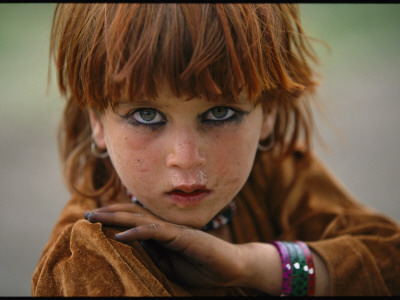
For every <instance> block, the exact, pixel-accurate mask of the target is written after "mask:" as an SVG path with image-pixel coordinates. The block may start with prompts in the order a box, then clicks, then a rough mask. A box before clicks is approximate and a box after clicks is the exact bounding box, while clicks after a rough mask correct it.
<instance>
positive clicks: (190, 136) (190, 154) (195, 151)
mask: <svg viewBox="0 0 400 300" xmlns="http://www.w3.org/2000/svg"><path fill="white" fill-rule="evenodd" d="M168 139H169V142H168V144H169V150H168V154H167V166H168V167H177V168H180V169H183V170H191V169H193V168H195V167H199V166H203V165H204V164H205V163H206V157H205V155H204V153H203V152H202V150H201V149H203V148H204V147H202V143H204V141H203V140H202V138H201V137H200V136H199V135H198V134H196V132H195V130H192V129H183V128H181V129H179V130H177V131H176V132H175V133H173V134H171V135H169V137H168Z"/></svg>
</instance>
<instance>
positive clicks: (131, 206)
mask: <svg viewBox="0 0 400 300" xmlns="http://www.w3.org/2000/svg"><path fill="white" fill-rule="evenodd" d="M117 211H125V212H132V213H135V212H144V211H146V212H148V210H147V209H145V208H143V207H142V206H140V205H139V204H136V203H116V204H111V205H108V206H104V207H99V208H96V209H95V210H93V212H96V213H97V212H99V213H100V212H117Z"/></svg>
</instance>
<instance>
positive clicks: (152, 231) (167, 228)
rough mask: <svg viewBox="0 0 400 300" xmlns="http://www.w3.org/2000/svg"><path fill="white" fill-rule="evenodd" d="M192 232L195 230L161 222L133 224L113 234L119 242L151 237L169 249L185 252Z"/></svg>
mask: <svg viewBox="0 0 400 300" xmlns="http://www.w3.org/2000/svg"><path fill="white" fill-rule="evenodd" d="M193 234H196V230H193V229H190V228H189V227H185V226H180V225H175V224H170V223H165V222H162V223H148V224H143V225H138V226H135V227H134V228H131V229H128V230H126V231H123V232H121V233H119V234H117V235H115V238H116V239H117V240H118V241H120V242H131V241H135V240H150V239H152V240H155V241H157V242H159V243H161V245H162V246H163V247H166V248H168V249H170V250H173V251H178V252H182V253H185V252H186V251H187V250H188V249H189V246H190V243H191V241H193V239H192V238H190V236H193ZM187 254H189V253H187Z"/></svg>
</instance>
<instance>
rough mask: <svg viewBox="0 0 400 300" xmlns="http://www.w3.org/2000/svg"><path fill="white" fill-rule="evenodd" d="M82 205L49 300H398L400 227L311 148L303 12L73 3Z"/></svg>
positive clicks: (72, 208)
mask: <svg viewBox="0 0 400 300" xmlns="http://www.w3.org/2000/svg"><path fill="white" fill-rule="evenodd" d="M51 53H52V55H53V56H54V59H55V62H56V66H57V72H58V80H59V86H60V90H61V92H62V94H64V95H65V96H66V98H67V103H66V107H65V111H64V117H63V121H62V126H61V129H60V135H59V145H60V153H61V158H62V161H63V164H64V170H65V175H66V179H67V182H68V185H69V188H70V191H71V193H72V198H71V200H70V202H69V203H68V204H67V206H66V207H65V209H64V210H63V212H62V214H61V216H60V218H59V220H58V223H57V224H56V226H55V228H54V229H53V232H52V235H51V238H50V241H49V243H48V244H47V245H46V247H45V249H44V251H43V254H42V256H41V258H40V261H39V263H38V266H37V268H36V270H35V272H34V274H33V278H32V295H34V296H185V295H186V296H187V295H203V296H204V295H213V296H224V295H225V296H230V295H265V294H268V295H299V296H302V295H310V296H311V295H396V294H397V295H399V294H400V280H399V267H398V266H399V263H400V230H399V229H400V228H399V225H398V224H397V223H395V222H394V221H392V220H390V219H389V218H387V217H385V216H382V215H379V214H377V213H375V212H373V211H372V210H371V209H369V208H367V207H365V206H363V205H362V204H361V203H360V202H358V201H357V200H356V199H353V197H352V196H351V195H350V194H349V193H348V192H347V191H346V190H345V188H344V187H343V186H342V185H341V184H340V183H339V182H338V181H337V180H336V179H335V177H334V176H333V175H332V174H331V173H330V172H329V170H327V169H326V167H325V166H324V165H323V163H322V162H321V161H319V160H318V158H317V157H315V155H314V154H313V153H312V151H311V147H310V145H311V138H310V136H311V129H312V122H311V115H310V103H309V96H310V95H311V94H312V92H313V91H314V88H315V86H316V82H315V81H314V78H313V77H314V72H313V70H312V68H311V67H310V64H309V62H310V60H311V61H316V58H315V55H314V54H313V51H312V49H311V48H310V46H309V41H308V39H307V37H306V36H305V35H304V33H303V30H302V27H301V25H300V21H299V15H298V9H297V7H296V5H291V4H282V5H277V4H127V3H126V4H62V5H59V6H57V8H56V11H55V18H54V23H53V29H52V41H51Z"/></svg>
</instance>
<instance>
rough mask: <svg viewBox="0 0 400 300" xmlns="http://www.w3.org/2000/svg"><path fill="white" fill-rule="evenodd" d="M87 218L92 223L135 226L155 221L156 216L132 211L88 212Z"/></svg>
mask: <svg viewBox="0 0 400 300" xmlns="http://www.w3.org/2000/svg"><path fill="white" fill-rule="evenodd" d="M85 218H86V220H88V221H89V222H91V223H96V222H100V223H102V224H105V225H118V226H125V227H135V226H138V225H142V224H148V223H152V222H154V218H153V217H152V216H149V215H148V214H143V213H131V212H115V213H114V212H105V213H86V214H85Z"/></svg>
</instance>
